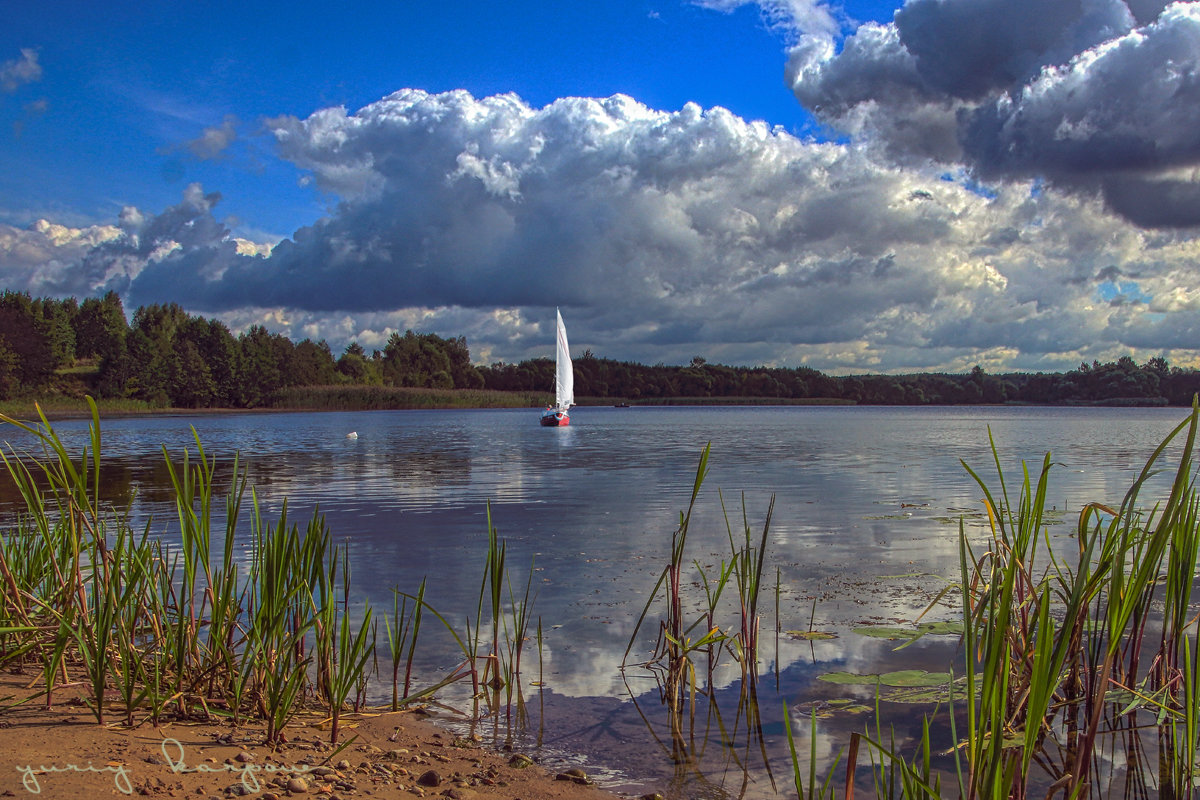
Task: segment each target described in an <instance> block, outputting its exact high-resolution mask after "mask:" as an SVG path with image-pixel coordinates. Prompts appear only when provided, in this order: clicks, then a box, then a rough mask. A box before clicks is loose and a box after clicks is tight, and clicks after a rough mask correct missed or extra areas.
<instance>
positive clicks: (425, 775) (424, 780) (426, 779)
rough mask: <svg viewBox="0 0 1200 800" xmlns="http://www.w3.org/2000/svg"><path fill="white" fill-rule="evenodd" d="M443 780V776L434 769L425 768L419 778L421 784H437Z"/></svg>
mask: <svg viewBox="0 0 1200 800" xmlns="http://www.w3.org/2000/svg"><path fill="white" fill-rule="evenodd" d="M441 782H442V776H441V775H439V774H438V773H437V770H434V769H427V770H425V771H424V772H422V773H421V777H419V778H417V783H418V784H420V785H421V786H437V785H438V784H440V783H441Z"/></svg>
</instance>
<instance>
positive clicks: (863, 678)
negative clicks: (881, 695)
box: [817, 672, 879, 686]
mask: <svg viewBox="0 0 1200 800" xmlns="http://www.w3.org/2000/svg"><path fill="white" fill-rule="evenodd" d="M817 680H819V681H825V682H826V683H840V684H843V685H845V686H874V685H875V684H876V683H878V682H879V676H878V675H859V674H858V673H857V672H826V673H825V674H824V675H818V676H817Z"/></svg>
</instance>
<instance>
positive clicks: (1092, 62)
mask: <svg viewBox="0 0 1200 800" xmlns="http://www.w3.org/2000/svg"><path fill="white" fill-rule="evenodd" d="M1197 5H1198V4H1197V3H1179V4H1176V5H1175V6H1172V7H1170V8H1168V7H1166V4H1165V3H1162V2H1157V0H1130V2H1124V1H1123V0H1096V2H1095V3H1092V4H1090V5H1088V6H1087V7H1086V8H1085V7H1083V6H1082V5H1081V4H1080V3H1079V2H1078V0H1037V2H1034V0H909V2H908V3H907V4H905V5H900V4H891V3H878V2H874V3H848V4H845V5H828V4H825V3H822V2H820V0H760V2H742V1H741V0H706V2H703V3H689V2H681V1H679V0H654V1H653V2H612V3H602V4H597V3H583V2H578V3H533V2H514V3H473V2H470V3H459V4H442V5H430V4H415V3H389V4H378V5H376V4H351V5H349V6H345V7H338V8H337V9H336V10H335V9H333V8H331V7H330V6H328V4H317V3H289V4H279V3H204V4H201V3H182V4H175V5H174V7H167V6H150V4H140V3H137V4H135V3H109V4H103V5H96V4H92V3H56V4H20V5H19V6H17V7H14V8H12V9H10V10H8V11H7V12H6V16H5V23H6V24H5V26H4V27H3V29H0V281H2V282H3V286H4V288H12V289H19V290H23V291H30V292H31V293H33V294H37V295H41V294H59V295H64V294H73V295H75V296H81V295H84V294H89V293H102V292H103V291H106V290H108V289H115V290H117V291H119V292H121V294H122V295H123V297H124V298H125V299H126V303H127V306H128V307H129V310H130V311H132V309H133V308H134V307H135V306H136V305H137V304H140V303H144V302H168V301H173V302H179V303H181V304H183V305H184V306H185V307H187V308H189V310H192V311H194V312H196V313H203V314H205V315H209V316H219V317H221V318H222V319H224V320H226V321H227V322H228V323H229V324H230V325H231V327H233V328H234V329H235V330H237V329H241V328H244V327H245V326H248V325H250V324H255V323H262V324H266V325H268V327H272V328H273V329H276V330H281V331H283V332H285V333H288V334H289V335H291V336H293V338H296V339H299V338H303V337H306V336H307V337H311V338H324V339H327V340H328V341H329V342H330V344H331V345H332V346H333V347H334V348H335V350H340V349H341V348H342V347H344V346H345V345H346V344H347V343H348V342H349V341H350V340H357V341H360V342H362V343H363V344H364V345H365V346H367V347H378V346H382V343H383V342H384V341H386V338H387V336H388V335H389V334H390V332H392V331H395V330H400V331H402V330H404V329H405V328H409V327H412V328H415V329H418V330H428V331H434V332H437V333H441V334H443V335H459V334H465V335H466V336H467V337H468V342H469V344H470V345H471V349H472V353H473V354H474V355H475V357H476V358H478V359H480V360H493V359H504V360H516V359H519V358H524V357H528V356H530V355H539V354H544V351H546V350H547V344H548V343H549V342H550V341H551V337H552V324H551V323H552V320H553V307H554V306H555V305H560V306H562V307H563V309H564V310H563V314H564V317H565V318H566V319H567V321H568V325H569V326H570V328H571V331H572V335H571V340H572V342H573V344H576V345H578V346H579V347H580V348H582V347H585V346H586V347H590V348H591V349H592V350H593V351H595V352H596V353H598V354H599V355H605V356H610V357H614V358H630V359H636V360H640V361H646V362H650V363H656V362H660V361H661V362H666V363H683V362H686V361H688V360H689V359H690V358H691V357H692V356H694V355H704V356H705V357H707V358H709V360H713V361H724V362H726V363H747V364H753V363H764V364H783V365H791V366H795V365H799V364H806V365H810V366H814V367H817V368H819V369H824V370H828V371H831V372H840V373H853V372H864V371H871V372H876V371H878V372H887V371H908V370H955V371H957V370H966V369H969V368H970V366H971V365H973V364H975V363H980V364H983V365H984V366H985V367H987V368H989V369H992V370H1000V369H1005V368H1014V369H1062V368H1067V367H1070V366H1073V365H1075V364H1078V362H1079V361H1080V360H1091V359H1092V358H1100V359H1102V360H1106V359H1109V358H1115V357H1117V356H1119V355H1128V354H1132V355H1134V356H1135V357H1137V358H1139V359H1144V358H1149V357H1151V356H1154V355H1166V356H1168V357H1169V358H1170V360H1172V363H1196V362H1197V355H1198V351H1197V346H1198V344H1200V337H1198V336H1197V334H1200V290H1198V289H1197V288H1195V287H1197V286H1198V285H1200V282H1198V281H1196V280H1195V278H1196V275H1195V269H1196V267H1195V264H1196V256H1197V255H1200V250H1198V249H1197V244H1196V241H1197V240H1196V232H1197V224H1198V223H1200V188H1197V187H1198V184H1197V182H1196V179H1195V177H1194V172H1193V170H1194V168H1195V166H1196V165H1197V162H1200V144H1198V141H1197V136H1198V135H1200V134H1197V133H1196V130H1197V127H1198V126H1197V124H1196V123H1197V121H1198V120H1197V114H1198V113H1200V112H1198V111H1197V107H1200V102H1196V101H1197V98H1196V91H1197V90H1196V89H1195V88H1194V87H1193V86H1192V85H1191V82H1190V81H1189V80H1188V79H1187V78H1186V75H1187V74H1188V69H1187V68H1188V67H1189V66H1192V65H1194V62H1195V61H1196V60H1197V58H1198V56H1197V53H1198V52H1200V11H1198V10H1197ZM147 6H150V7H147ZM1195 66H1200V65H1195ZM1181 75H1182V76H1184V77H1180V76H1181ZM411 90H419V91H411ZM509 95H515V97H509ZM571 98H575V99H571ZM281 242H282V244H280V243H281ZM272 247H273V248H274V249H271V248H272ZM1113 286H1120V287H1121V291H1120V292H1119V293H1116V295H1119V296H1116V295H1115V294H1114V292H1113V290H1112V287H1113Z"/></svg>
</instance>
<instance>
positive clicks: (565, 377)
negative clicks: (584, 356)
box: [541, 309, 575, 428]
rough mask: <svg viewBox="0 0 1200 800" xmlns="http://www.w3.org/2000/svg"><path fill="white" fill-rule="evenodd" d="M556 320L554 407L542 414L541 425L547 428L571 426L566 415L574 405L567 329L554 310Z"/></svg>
mask: <svg viewBox="0 0 1200 800" xmlns="http://www.w3.org/2000/svg"><path fill="white" fill-rule="evenodd" d="M554 314H555V316H556V317H557V318H558V324H557V332H556V336H555V341H556V344H555V348H554V405H552V406H550V407H548V408H547V409H546V410H545V411H543V412H542V417H541V423H542V425H545V426H546V427H548V428H555V427H561V426H563V425H570V424H571V417H570V415H569V414H568V413H567V412H568V411H569V410H570V408H571V406H573V405H575V370H574V369H573V368H572V367H571V350H570V348H569V347H568V346H567V328H566V326H565V325H563V319H562V313H561V312H559V310H558V309H555V310H554Z"/></svg>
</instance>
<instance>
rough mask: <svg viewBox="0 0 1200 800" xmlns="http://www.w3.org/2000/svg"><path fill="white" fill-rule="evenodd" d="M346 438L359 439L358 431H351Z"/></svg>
mask: <svg viewBox="0 0 1200 800" xmlns="http://www.w3.org/2000/svg"><path fill="white" fill-rule="evenodd" d="M346 438H347V439H357V438H358V431H350V432H349V433H347V434H346Z"/></svg>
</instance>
